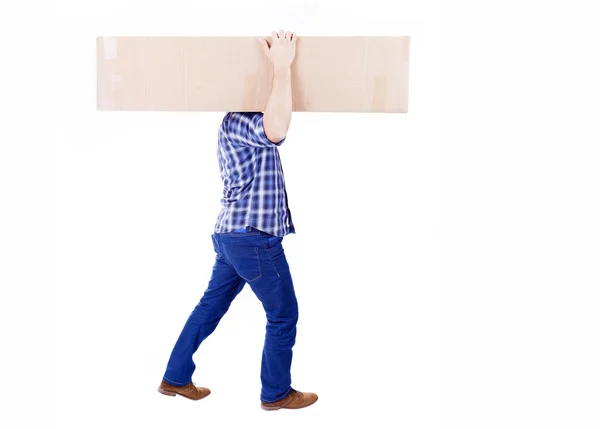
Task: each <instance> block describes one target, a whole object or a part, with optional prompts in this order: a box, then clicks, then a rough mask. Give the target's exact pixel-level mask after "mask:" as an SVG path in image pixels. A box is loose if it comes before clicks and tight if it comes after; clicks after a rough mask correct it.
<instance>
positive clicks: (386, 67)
mask: <svg viewBox="0 0 600 429" xmlns="http://www.w3.org/2000/svg"><path fill="white" fill-rule="evenodd" d="M264 38H265V39H266V40H267V41H270V40H271V37H270V36H269V37H264ZM409 42H410V39H409V37H405V36H404V37H311V36H304V37H303V36H299V37H298V42H297V45H296V58H295V60H294V62H293V63H292V100H293V110H294V111H295V112H397V113H406V112H407V111H408V54H409ZM96 44H97V49H96V54H97V109H98V110H166V111H168V110H181V111H185V110H190V111H222V112H230V111H238V112H241V111H264V109H265V106H266V104H267V100H268V98H269V94H270V92H271V84H272V80H273V71H272V66H271V63H270V62H269V59H268V58H267V57H266V56H265V54H264V52H263V51H262V48H261V46H260V44H259V43H258V41H257V40H256V37H98V38H97V39H96Z"/></svg>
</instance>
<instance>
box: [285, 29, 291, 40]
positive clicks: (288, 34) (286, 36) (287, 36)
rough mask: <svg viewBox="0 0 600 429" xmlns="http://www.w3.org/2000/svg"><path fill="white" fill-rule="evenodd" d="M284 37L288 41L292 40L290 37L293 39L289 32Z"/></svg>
mask: <svg viewBox="0 0 600 429" xmlns="http://www.w3.org/2000/svg"><path fill="white" fill-rule="evenodd" d="M284 37H285V38H286V39H288V40H290V37H291V34H290V32H289V31H286V32H285V36H284Z"/></svg>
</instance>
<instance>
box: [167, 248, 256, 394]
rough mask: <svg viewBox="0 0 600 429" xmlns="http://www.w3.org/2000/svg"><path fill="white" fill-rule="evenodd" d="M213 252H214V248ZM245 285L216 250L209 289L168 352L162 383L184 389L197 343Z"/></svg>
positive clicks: (193, 366) (212, 329)
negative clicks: (163, 381)
mask: <svg viewBox="0 0 600 429" xmlns="http://www.w3.org/2000/svg"><path fill="white" fill-rule="evenodd" d="M213 240H214V237H213ZM213 243H214V241H213ZM215 251H217V246H216V245H215ZM245 282H246V281H245V280H244V279H243V278H242V277H240V276H239V275H238V274H237V272H236V270H235V268H233V266H231V264H229V263H228V261H227V260H226V259H225V258H223V257H222V256H221V254H220V252H219V251H217V257H216V260H215V264H214V266H213V270H212V276H211V279H210V282H209V283H208V288H207V289H206V291H205V292H204V295H203V296H202V299H201V300H200V302H199V303H198V305H196V307H195V308H194V310H193V311H192V313H191V314H190V316H189V318H188V320H187V322H186V323H185V326H184V327H183V330H182V331H181V334H180V335H179V339H178V340H177V343H176V344H175V347H174V348H173V351H172V352H171V357H170V358H169V362H168V364H167V369H166V371H165V374H164V376H163V378H164V380H165V381H167V382H168V383H169V384H172V385H174V386H183V385H185V384H188V383H190V382H191V381H192V374H193V373H194V370H195V369H196V365H195V364H194V361H193V359H192V355H193V354H194V353H195V352H196V350H197V349H198V347H199V346H200V343H202V341H204V339H205V338H206V337H208V336H209V335H210V334H211V333H212V332H213V331H214V330H215V328H216V327H217V325H218V324H219V321H220V320H221V318H222V317H223V315H224V314H225V313H226V312H227V310H228V309H229V306H230V305H231V302H232V301H233V299H234V298H235V297H236V296H237V295H238V294H239V293H240V292H241V290H242V289H243V287H244V284H245Z"/></svg>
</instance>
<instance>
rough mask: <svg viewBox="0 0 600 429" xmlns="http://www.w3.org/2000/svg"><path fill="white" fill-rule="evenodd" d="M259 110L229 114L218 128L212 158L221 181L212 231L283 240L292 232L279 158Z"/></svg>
mask: <svg viewBox="0 0 600 429" xmlns="http://www.w3.org/2000/svg"><path fill="white" fill-rule="evenodd" d="M284 141H285V139H283V140H282V141H280V142H278V143H273V142H271V141H270V140H269V139H268V138H267V136H266V134H265V130H264V127H263V114H262V113H261V112H230V113H227V114H226V115H225V117H224V118H223V122H222V123H221V127H220V128H219V143H218V150H217V155H218V159H219V170H220V171H221V180H222V181H223V198H222V199H221V205H222V209H221V212H220V213H219V216H218V218H217V223H216V225H215V232H217V233H218V232H231V231H234V230H236V229H239V228H243V227H246V226H252V227H254V228H256V229H259V230H261V231H264V232H266V233H269V234H272V235H276V236H279V237H283V236H284V235H286V234H291V233H295V232H296V231H295V229H294V224H293V223H292V215H291V213H290V210H289V208H288V203H287V193H286V191H285V183H284V178H283V170H282V168H281V160H280V158H279V150H278V149H277V146H280V145H281V144H282V143H283V142H284Z"/></svg>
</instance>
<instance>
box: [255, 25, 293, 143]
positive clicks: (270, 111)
mask: <svg viewBox="0 0 600 429" xmlns="http://www.w3.org/2000/svg"><path fill="white" fill-rule="evenodd" d="M271 36H272V39H271V46H270V49H269V45H268V43H267V42H266V40H264V39H262V38H261V39H259V41H260V43H261V45H262V47H263V50H264V51H265V55H267V57H268V58H269V60H270V61H271V63H272V64H273V87H272V88H271V95H270V96H269V100H268V101H267V107H266V109H265V114H264V118H263V125H264V129H265V134H266V135H267V138H268V139H269V140H271V141H272V142H274V143H278V142H280V141H281V140H283V139H284V138H285V136H286V135H287V132H288V129H289V127H290V122H291V120H292V71H291V66H292V61H294V57H295V56H296V39H297V37H296V34H291V33H289V32H285V33H284V32H283V30H279V33H276V32H273V33H272V34H271Z"/></svg>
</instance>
